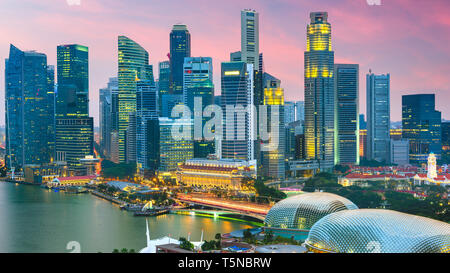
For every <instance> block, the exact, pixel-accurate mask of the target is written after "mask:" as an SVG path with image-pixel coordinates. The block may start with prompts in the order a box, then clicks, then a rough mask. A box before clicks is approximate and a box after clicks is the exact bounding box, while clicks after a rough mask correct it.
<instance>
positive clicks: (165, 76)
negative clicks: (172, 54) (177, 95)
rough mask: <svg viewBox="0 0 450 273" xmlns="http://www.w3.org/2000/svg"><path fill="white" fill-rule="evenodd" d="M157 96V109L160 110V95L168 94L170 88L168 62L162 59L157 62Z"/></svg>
mask: <svg viewBox="0 0 450 273" xmlns="http://www.w3.org/2000/svg"><path fill="white" fill-rule="evenodd" d="M158 69H159V71H158V73H159V77H158V98H159V111H160V113H161V112H162V106H163V104H162V97H163V95H166V94H169V90H170V62H169V61H164V62H160V63H159V64H158Z"/></svg>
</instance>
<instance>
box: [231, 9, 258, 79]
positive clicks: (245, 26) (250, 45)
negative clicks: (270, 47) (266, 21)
mask: <svg viewBox="0 0 450 273" xmlns="http://www.w3.org/2000/svg"><path fill="white" fill-rule="evenodd" d="M235 56H236V55H235ZM232 57H233V56H232ZM240 61H243V62H246V63H248V64H253V70H258V71H259V14H258V13H257V12H256V11H254V10H250V9H245V10H242V11H241V60H240Z"/></svg>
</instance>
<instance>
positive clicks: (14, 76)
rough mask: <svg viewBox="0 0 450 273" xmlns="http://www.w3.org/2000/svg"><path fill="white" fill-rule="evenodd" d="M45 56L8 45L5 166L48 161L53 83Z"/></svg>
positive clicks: (6, 63)
mask: <svg viewBox="0 0 450 273" xmlns="http://www.w3.org/2000/svg"><path fill="white" fill-rule="evenodd" d="M50 71H51V69H49V68H48V67H47V56H46V55H45V54H43V53H38V52H35V51H21V50H20V49H18V48H17V47H15V46H14V45H10V49H9V57H8V59H6V60H5V102H6V111H5V120H6V165H7V166H8V167H9V168H16V169H17V168H23V167H25V165H27V164H45V163H49V162H51V161H52V158H53V156H54V150H53V146H52V143H53V141H54V136H53V135H52V134H51V133H52V128H53V125H54V116H53V110H52V105H53V101H52V100H53V96H52V92H53V89H52V87H53V84H52V79H51V77H49V76H50V73H51V72H50Z"/></svg>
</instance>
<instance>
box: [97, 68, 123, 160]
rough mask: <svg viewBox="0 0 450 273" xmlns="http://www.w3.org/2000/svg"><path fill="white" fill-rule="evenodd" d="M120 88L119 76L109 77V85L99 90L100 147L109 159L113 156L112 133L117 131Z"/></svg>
mask: <svg viewBox="0 0 450 273" xmlns="http://www.w3.org/2000/svg"><path fill="white" fill-rule="evenodd" d="M118 88H119V87H118V82H117V77H115V78H109V82H108V84H107V87H106V88H102V89H100V92H99V94H100V100H99V106H100V107H99V118H100V149H101V151H102V153H103V155H104V156H105V158H108V159H110V157H111V145H112V143H111V135H112V133H113V132H117V111H118V108H117V106H118V105H117V97H118V96H117V95H118Z"/></svg>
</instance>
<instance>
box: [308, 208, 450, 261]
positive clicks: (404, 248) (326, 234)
mask: <svg viewBox="0 0 450 273" xmlns="http://www.w3.org/2000/svg"><path fill="white" fill-rule="evenodd" d="M306 246H307V247H308V248H310V249H311V250H313V251H318V252H335V253H450V224H447V223H445V222H440V221H437V220H433V219H430V218H425V217H421V216H415V215H411V214H406V213H401V212H397V211H393V210H383V209H358V210H345V211H339V212H336V213H333V214H330V215H327V216H325V217H324V218H322V219H320V220H319V221H318V222H317V223H316V224H315V225H314V226H313V227H312V228H311V230H310V232H309V236H308V239H307V240H306Z"/></svg>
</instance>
